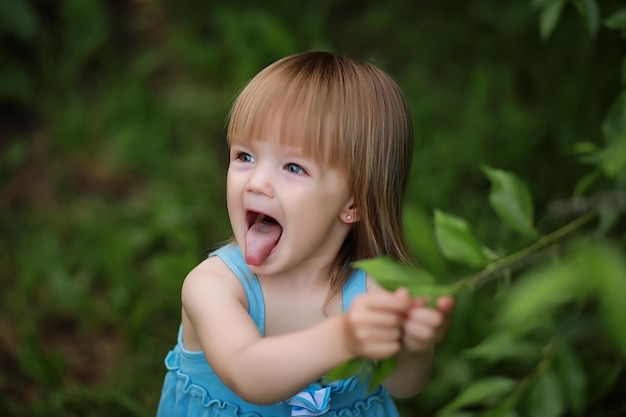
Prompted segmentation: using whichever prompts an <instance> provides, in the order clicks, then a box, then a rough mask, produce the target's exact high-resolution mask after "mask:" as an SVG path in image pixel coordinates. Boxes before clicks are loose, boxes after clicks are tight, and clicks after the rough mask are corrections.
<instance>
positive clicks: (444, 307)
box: [437, 296, 454, 314]
mask: <svg viewBox="0 0 626 417" xmlns="http://www.w3.org/2000/svg"><path fill="white" fill-rule="evenodd" d="M437 309H438V310H439V311H441V312H442V313H444V314H450V313H451V312H452V310H454V298H452V297H449V296H444V297H440V298H439V299H438V300H437Z"/></svg>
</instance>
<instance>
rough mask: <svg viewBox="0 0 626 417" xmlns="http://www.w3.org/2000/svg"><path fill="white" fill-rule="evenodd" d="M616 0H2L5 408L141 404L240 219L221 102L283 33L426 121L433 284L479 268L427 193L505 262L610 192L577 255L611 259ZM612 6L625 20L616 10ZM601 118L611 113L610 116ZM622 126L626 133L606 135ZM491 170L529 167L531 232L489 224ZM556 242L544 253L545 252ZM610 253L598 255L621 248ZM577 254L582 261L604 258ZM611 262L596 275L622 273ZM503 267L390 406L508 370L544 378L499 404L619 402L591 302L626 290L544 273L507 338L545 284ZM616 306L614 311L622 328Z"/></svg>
mask: <svg viewBox="0 0 626 417" xmlns="http://www.w3.org/2000/svg"><path fill="white" fill-rule="evenodd" d="M621 6H622V3H621V2H619V1H610V0H606V1H597V2H596V1H593V0H574V1H565V0H538V1H537V0H535V1H532V2H529V1H524V0H517V1H498V0H476V1H471V2H458V1H452V0H438V1H409V0H390V1H386V2H376V1H372V0H364V1H354V0H334V1H331V0H320V1H317V2H306V3H303V2H289V1H285V0H270V1H265V2H263V3H260V2H245V1H241V0H231V1H200V0H179V1H175V2H174V1H170V2H168V1H164V0H161V1H158V0H115V1H107V0H63V1H52V0H30V1H24V0H0V233H1V234H0V236H1V239H0V369H1V371H0V415H3V416H4V415H6V416H13V415H15V416H39V415H46V416H57V415H58V416H100V415H120V416H122V415H128V416H149V415H153V414H154V412H155V408H156V403H157V401H158V396H159V391H160V387H161V383H162V378H163V375H164V366H163V358H164V356H165V354H166V353H167V351H168V350H169V349H170V348H171V347H172V346H173V343H174V342H175V334H176V329H177V326H178V323H179V320H180V300H179V290H180V285H181V282H182V279H183V278H184V276H185V275H186V273H187V272H188V271H189V270H190V269H191V268H192V267H193V266H194V265H195V264H196V263H197V262H199V261H200V260H201V259H202V258H203V257H204V256H205V255H206V253H207V252H208V251H209V250H210V249H211V248H213V247H215V245H216V244H217V243H218V242H220V241H223V240H225V239H227V238H228V237H229V224H228V219H227V214H226V210H225V204H224V179H225V175H224V174H225V170H226V147H225V138H224V133H225V132H224V122H225V118H226V115H227V112H228V109H229V106H230V103H231V100H232V98H233V97H234V95H235V93H236V92H237V90H238V89H239V88H240V86H241V85H242V83H243V82H245V81H246V80H247V79H249V78H250V77H252V76H253V75H254V74H255V73H256V72H258V71H259V70H260V69H261V68H262V67H264V66H265V65H267V64H269V63H270V62H272V61H274V60H276V59H278V58H280V57H282V56H284V55H287V54H291V53H294V52H298V51H302V50H307V49H324V50H332V51H337V52H341V53H345V54H348V55H352V56H354V57H357V58H361V59H365V60H368V61H370V62H373V63H375V64H377V65H379V66H380V67H382V68H383V69H385V70H387V71H388V72H390V73H391V74H392V75H393V76H394V77H395V78H396V79H397V80H398V82H399V84H400V85H401V86H402V87H403V89H404V91H405V92H406V95H407V97H408V100H409V102H410V105H411V108H412V111H413V114H414V120H415V129H416V132H417V133H416V140H417V146H416V149H415V155H414V165H413V172H412V177H411V181H410V189H409V198H408V201H407V228H408V231H409V234H410V240H411V244H412V246H413V248H414V249H415V253H416V256H417V258H418V259H419V261H420V263H421V264H422V265H423V266H424V267H425V268H426V269H427V270H428V271H429V272H430V273H431V274H432V275H434V276H435V277H438V278H439V279H440V280H441V281H442V282H444V283H445V282H451V281H453V280H455V279H456V278H458V277H461V276H464V275H466V274H467V273H469V272H471V268H469V267H468V266H464V265H463V264H462V262H461V263H458V262H454V258H453V260H450V257H449V256H446V255H445V253H443V252H442V251H441V250H440V248H439V246H438V244H437V240H436V236H435V231H434V227H435V225H434V221H433V215H432V214H433V211H434V210H435V209H437V210H442V212H445V213H452V214H454V215H455V216H459V217H462V218H465V219H467V220H468V222H469V223H470V224H471V229H472V231H473V234H474V235H475V236H476V237H477V238H476V239H477V241H489V242H490V247H491V249H490V252H489V253H487V255H489V256H487V255H485V259H497V255H498V254H504V253H505V252H508V251H515V250H516V249H519V248H522V247H524V246H525V245H527V244H528V242H529V237H528V236H529V235H531V236H532V235H533V233H538V234H539V235H542V234H544V233H548V232H550V231H551V230H554V229H557V228H558V227H561V226H562V225H564V224H567V223H568V222H569V221H571V220H572V218H574V217H576V216H578V215H581V214H584V213H583V212H585V211H586V209H585V210H582V209H581V204H582V205H583V206H585V205H587V206H588V205H589V204H591V205H592V206H593V205H594V204H593V202H594V201H596V200H594V196H597V195H599V194H598V193H605V194H601V195H606V193H609V194H608V195H609V196H613V197H612V198H611V199H610V204H609V206H610V209H611V210H610V211H611V212H612V213H613V214H614V216H613V217H612V218H611V219H612V220H611V219H609V220H606V219H607V217H606V216H604V217H601V218H603V219H605V223H603V224H604V226H606V227H604V228H603V229H602V227H603V225H602V224H601V225H600V226H602V227H600V229H602V232H603V234H604V235H606V237H607V238H608V239H609V243H605V244H603V245H605V246H602V248H605V247H606V248H608V249H607V251H608V252H607V251H601V255H598V256H599V257H594V258H584V257H583V258H584V259H587V260H589V262H586V263H585V265H587V266H588V265H590V264H591V263H593V262H595V261H597V260H598V259H601V260H602V259H613V258H619V259H621V258H623V255H624V243H625V239H624V238H625V235H624V220H623V213H624V206H625V203H624V198H625V197H624V190H625V189H626V181H625V180H624V177H625V176H624V165H626V162H625V159H626V157H624V156H623V155H626V146H624V145H623V144H624V143H626V140H624V137H625V136H624V132H626V130H624V129H622V127H623V126H626V123H624V124H623V125H622V124H620V123H621V121H622V120H626V119H622V118H621V116H622V113H620V112H619V110H621V107H619V106H618V107H617V110H615V109H616V107H614V106H615V104H614V103H616V101H617V102H618V103H619V100H618V98H619V97H620V96H619V94H620V91H621V89H622V87H623V81H624V80H625V79H626V76H625V75H624V74H625V72H624V69H623V66H622V60H623V58H624V52H625V49H624V40H623V39H622V36H621V33H620V31H619V30H611V29H610V28H608V27H607V25H606V24H605V22H606V18H607V16H611V15H612V16H615V15H614V13H616V12H618V11H619V8H620V7H621ZM623 22H624V19H622V20H620V16H619V15H618V16H617V18H615V19H614V20H613V25H612V26H614V27H615V28H617V29H620V28H621V29H623V28H624V24H623ZM609 26H611V25H609ZM612 106H613V107H612ZM611 109H614V110H613V112H612V113H609V111H610V110H611ZM610 114H612V115H613V117H612V118H610V120H609V121H611V120H612V121H617V122H616V123H613V124H610V123H609V125H607V123H606V120H607V115H610ZM616 114H617V115H616ZM624 114H626V113H624ZM603 123H604V126H605V129H604V131H603V129H602V126H603ZM607 126H608V128H607ZM615 126H618V127H619V129H618V130H617V136H618V139H616V140H615V141H614V142H613V145H610V144H609V145H610V146H609V147H607V143H606V140H607V138H609V137H611V135H610V134H607V129H609V130H610V129H611V128H612V127H613V128H614V127H615ZM620 129H621V130H620ZM613 131H615V129H613ZM613 136H615V135H613ZM615 143H617V144H618V145H615ZM603 152H604V153H603ZM489 167H494V168H497V169H503V170H506V171H508V172H514V173H515V174H516V175H517V177H518V178H520V179H521V181H522V182H523V183H524V184H526V185H527V186H528V189H529V190H530V192H531V194H532V196H533V198H532V201H531V203H532V207H531V209H532V212H533V214H534V219H536V221H535V223H534V224H535V226H536V227H537V229H538V230H539V232H536V231H535V232H531V233H530V234H527V235H524V234H521V235H520V234H519V233H516V231H515V230H511V229H510V228H509V227H507V225H506V224H505V223H506V222H504V223H503V222H502V221H501V220H499V218H498V216H497V215H496V213H495V212H494V209H493V208H492V207H491V206H490V203H489V201H488V199H489V193H490V187H491V182H490V181H491V180H493V178H492V176H490V175H485V174H486V173H487V174H489V173H491V174H492V175H495V174H494V171H490V170H492V169H493V168H489ZM598 167H600V168H602V169H599V168H598ZM481 168H482V169H481ZM585 196H587V199H586V200H583V201H582V203H581V201H580V200H575V199H573V198H574V197H579V198H580V197H585ZM590 202H591V203H590ZM555 208H556V209H555ZM587 208H588V207H587ZM620 216H621V217H620ZM596 230H597V228H593V229H583V231H587V232H588V235H587V236H591V235H594V236H595V233H596V232H595V231H596ZM561 249H562V248H555V249H554V252H553V253H548V256H547V259H548V261H546V256H544V257H543V258H542V261H543V262H544V263H546V262H547V263H550V262H552V263H554V262H556V263H558V260H559V259H561V252H560V250H561ZM607 253H610V254H614V255H607V256H609V257H610V258H606V257H605V255H606V254H607ZM544 255H545V254H544ZM611 256H613V257H611ZM479 258H480V256H479ZM456 260H458V259H456ZM550 260H552V261H550ZM611 262H613V261H611V260H609V261H606V262H604V261H603V262H600V265H606V264H610V265H614V264H615V265H618V264H619V261H616V262H617V263H614V264H613V263H611ZM567 265H569V264H567ZM469 266H474V267H475V266H479V265H477V264H474V265H472V264H471V263H470V265H469ZM520 268H521V269H524V266H522V267H520ZM520 268H518V269H520ZM581 270H585V271H591V272H589V276H583V277H581V279H582V280H594V276H593V275H594V273H593V271H595V270H596V269H593V268H587V269H585V268H582V269H581ZM549 272H550V273H547V274H546V275H547V276H552V275H555V274H556V275H555V276H557V277H560V276H563V277H567V276H569V272H571V270H562V269H559V270H556V272H555V270H549ZM622 272H623V271H622V270H619V268H618V269H616V270H615V271H612V272H611V273H606V274H605V275H606V276H611V277H615V281H611V284H610V285H614V286H615V288H616V290H619V289H620V288H624V287H623V282H624V279H626V278H625V277H624V276H623V275H622ZM537 274H539V272H538V273H536V275H534V277H536V276H538V275H537ZM559 274H561V275H559ZM603 276H604V275H603ZM531 278H533V277H531ZM515 279H516V276H515V274H513V275H510V274H509V273H508V272H507V273H503V276H498V277H497V279H496V280H495V281H496V282H492V283H490V284H489V285H486V286H485V287H483V288H481V289H480V290H479V291H478V290H477V291H473V292H470V293H462V294H459V296H458V297H457V301H458V308H457V311H456V312H455V316H454V322H453V325H452V328H451V330H450V334H449V335H448V337H447V338H446V340H445V342H444V343H443V344H442V346H441V347H440V349H439V354H438V356H437V361H436V364H435V371H434V374H433V379H432V381H431V383H430V384H429V386H428V387H427V389H426V390H425V391H424V393H423V394H421V395H420V396H418V397H416V398H414V399H411V400H404V401H400V402H399V404H400V406H401V407H402V410H403V413H405V415H406V416H413V415H416V414H418V413H419V414H421V415H434V414H435V413H436V412H437V410H440V413H443V414H441V415H453V414H454V413H456V414H454V415H456V416H470V415H477V414H478V413H479V412H484V410H489V409H497V408H498V407H497V406H493V405H494V404H501V403H498V402H497V401H498V400H499V399H501V398H502V395H504V394H505V393H507V392H510V391H511V389H512V387H513V386H514V385H515V383H516V382H514V381H518V385H517V386H518V387H519V386H520V385H521V384H526V385H528V386H532V387H535V388H534V389H532V388H529V390H521V391H520V390H518V391H515V392H520V398H522V399H521V400H519V406H517V408H515V410H513V409H504V408H503V410H504V411H502V413H501V414H498V415H508V416H517V415H519V416H526V415H528V416H538V415H542V416H561V415H576V416H580V415H596V416H619V415H624V414H626V400H625V399H624V396H623V392H624V389H625V388H626V386H625V382H626V373H625V371H624V357H625V355H624V352H623V351H622V352H621V353H620V345H619V343H615V342H614V340H613V339H612V338H611V337H609V336H607V333H606V332H605V331H603V330H602V329H603V327H602V326H603V325H602V324H601V323H600V322H598V318H597V316H596V314H595V313H596V312H597V311H598V310H602V309H606V305H608V304H607V303H605V302H603V300H604V301H606V300H608V299H609V298H610V299H612V300H614V302H613V303H614V304H615V305H618V304H619V303H621V301H620V300H621V298H624V297H626V294H624V293H621V292H619V291H618V292H617V294H615V293H613V294H611V291H610V288H613V287H611V286H610V285H609V284H607V286H604V287H602V288H604V291H605V293H606V294H605V295H603V296H601V297H600V298H599V300H600V302H595V301H594V300H595V299H594V300H591V301H589V299H590V298H593V297H590V296H589V295H588V293H587V292H584V291H582V290H581V291H578V292H577V291H574V292H571V291H573V290H572V287H567V288H565V289H564V288H563V287H559V286H558V285H553V286H552V287H548V286H546V285H540V286H539V288H540V289H541V290H542V291H543V290H545V291H548V292H549V291H556V292H557V293H558V292H562V291H570V293H568V295H572V294H573V295H574V296H575V297H574V303H573V304H574V305H573V306H570V307H568V308H566V309H565V310H562V309H557V308H556V307H555V306H557V304H558V305H562V304H563V300H560V299H558V300H556V301H554V300H548V301H554V302H553V303H552V304H549V303H548V302H546V304H542V306H544V307H545V306H546V305H548V306H549V308H548V312H549V313H551V314H552V316H551V317H550V318H549V319H546V320H545V322H544V326H543V330H544V332H543V333H542V332H539V333H538V334H537V333H534V337H535V338H534V339H532V338H531V340H529V339H528V338H526V339H523V338H514V339H508V337H509V335H508V333H507V332H502V333H498V332H497V331H495V330H494V329H495V328H496V327H494V326H495V325H494V324H493V323H492V322H493V317H494V315H496V314H498V312H499V311H500V310H498V307H497V303H498V300H500V299H501V295H502V294H508V293H513V290H519V291H521V292H522V293H523V291H527V292H528V293H529V294H528V295H526V297H532V298H535V299H536V298H537V297H540V296H541V294H543V293H542V292H541V291H540V292H539V294H536V293H532V292H531V291H530V292H529V290H524V289H523V288H522V289H519V287H518V286H516V285H514V283H515ZM527 281H528V280H527ZM531 282H532V280H531ZM544 282H547V281H546V280H544ZM555 282H560V283H562V282H565V278H564V279H561V280H557V281H555ZM613 283H614V284H613ZM520 284H521V283H520ZM526 287H529V286H526ZM530 287H532V286H530ZM577 288H578V287H577ZM607 288H609V290H607ZM520 297H521V296H519V297H518V299H523V297H521V298H520ZM596 301H597V300H596ZM609 304H610V303H609ZM520 308H521V309H522V310H523V306H522V307H520ZM546 308H547V307H546ZM618 310H619V308H618ZM519 314H521V313H519V312H518V316H519ZM524 314H529V315H530V316H532V312H530V313H524ZM530 316H529V317H530ZM611 317H613V316H611ZM532 318H535V317H534V316H533V317H532ZM619 319H621V318H618V319H615V318H614V320H613V324H614V325H615V326H617V327H620V326H622V327H623V324H622V322H621V321H620V320H619ZM562 323H569V324H570V325H571V326H570V327H569V330H568V331H570V332H574V333H575V332H578V333H576V334H577V335H578V336H576V337H568V339H567V340H568V343H567V344H559V345H558V347H555V346H556V345H555V344H554V343H552V342H549V343H546V344H542V343H538V340H542V341H545V340H544V339H545V338H546V335H548V334H554V333H555V332H561V331H565V330H564V329H563V328H562V326H561V324H562ZM546 330H547V331H546ZM609 333H611V332H609ZM499 334H500V336H502V337H501V338H500V339H498V338H495V339H491V338H490V337H492V336H493V337H496V336H498V335H499ZM612 334H618V335H619V334H622V333H619V331H614V332H612ZM618 337H619V336H618ZM484 340H491V341H493V340H495V342H493V343H491V344H481V343H482V342H483V341H484ZM477 346H480V348H477ZM485 346H486V347H485ZM562 346H565V348H563V347H562ZM481 349H482V350H481ZM537 349H540V350H542V351H543V353H544V354H541V353H537ZM485 352H486V353H485ZM503 352H512V353H511V355H510V358H509V360H503ZM546 352H547V353H546ZM555 352H556V353H555ZM563 352H565V353H563ZM489 355H491V357H492V359H493V357H494V356H495V357H497V359H498V360H489V359H488V358H489ZM486 358H487V359H486ZM554 358H556V359H554ZM505 359H506V358H505ZM553 359H554V360H553ZM554 361H556V362H558V363H561V365H559V366H557V367H556V368H554V369H556V370H555V371H554V372H553V371H551V369H553V368H552V365H553V363H555V362H554ZM572 363H573V364H574V365H572ZM563 364H565V365H563ZM542 367H543V368H542ZM538 369H539V370H540V371H541V372H539V373H537V370H538ZM546 369H547V370H546ZM503 375H506V376H507V377H506V378H505V377H504V376H503ZM529 375H530V378H529V377H528V376H529ZM532 375H536V376H537V377H536V378H533V377H532ZM519 381H521V382H519ZM524 381H526V382H524ZM468 387H469V388H468ZM537 387H538V388H537ZM568 387H569V388H568ZM470 388H471V389H470ZM468 392H469V393H468ZM459 393H464V395H465V397H461V399H459V396H458V395H459ZM572 393H573V395H574V397H571V398H570V397H568V395H569V396H571V395H572ZM486 394H489V395H486ZM508 398H510V397H508ZM516 404H517V402H516ZM572 404H573V405H572ZM492 406H493V407H492ZM461 409H463V410H464V411H459V410H461ZM446 412H449V414H445V413H446ZM494 415H495V414H494Z"/></svg>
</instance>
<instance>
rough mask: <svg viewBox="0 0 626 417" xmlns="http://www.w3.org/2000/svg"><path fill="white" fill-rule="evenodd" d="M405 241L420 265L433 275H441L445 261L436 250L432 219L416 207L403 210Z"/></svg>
mask: <svg viewBox="0 0 626 417" xmlns="http://www.w3.org/2000/svg"><path fill="white" fill-rule="evenodd" d="M404 225H405V229H406V239H407V242H408V244H409V246H410V247H411V250H412V251H413V253H415V254H416V255H417V260H418V263H419V264H420V265H423V266H424V268H426V269H427V270H429V271H431V272H432V273H433V274H435V275H443V273H444V271H445V269H446V260H445V258H444V257H443V256H442V255H441V252H439V250H438V249H437V240H436V238H435V230H434V228H433V224H432V219H431V217H430V215H428V213H427V212H426V211H425V210H424V209H422V208H421V207H418V206H416V205H410V204H408V205H407V206H406V207H405V209H404Z"/></svg>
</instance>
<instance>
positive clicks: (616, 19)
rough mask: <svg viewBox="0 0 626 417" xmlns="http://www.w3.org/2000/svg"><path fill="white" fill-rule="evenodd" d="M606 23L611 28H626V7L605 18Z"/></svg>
mask: <svg viewBox="0 0 626 417" xmlns="http://www.w3.org/2000/svg"><path fill="white" fill-rule="evenodd" d="M604 24H605V25H606V27H608V28H609V29H616V30H626V9H621V10H618V11H617V12H615V13H613V14H611V15H609V17H607V18H606V19H604Z"/></svg>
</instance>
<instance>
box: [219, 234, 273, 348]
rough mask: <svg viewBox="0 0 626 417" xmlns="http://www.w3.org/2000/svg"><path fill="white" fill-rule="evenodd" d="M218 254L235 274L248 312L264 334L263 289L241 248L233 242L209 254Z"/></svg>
mask: <svg viewBox="0 0 626 417" xmlns="http://www.w3.org/2000/svg"><path fill="white" fill-rule="evenodd" d="M211 256H218V257H219V258H220V259H221V260H222V261H223V262H224V263H225V264H226V266H228V267H229V268H230V270H231V271H233V273H234V274H235V276H236V277H237V279H239V282H241V285H242V286H243V289H244V291H245V292H246V297H247V298H248V314H250V317H252V320H254V323H255V324H256V326H257V328H258V329H259V331H260V332H261V336H263V335H264V334H265V304H264V302H263V291H262V290H261V284H259V280H258V279H257V277H256V275H254V274H253V273H252V271H250V268H248V265H247V264H246V261H245V259H244V257H243V254H242V253H241V249H240V248H239V246H238V245H237V244H235V243H230V244H228V245H226V246H222V247H221V248H219V249H217V250H216V251H214V252H211V253H210V254H209V257H211Z"/></svg>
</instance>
